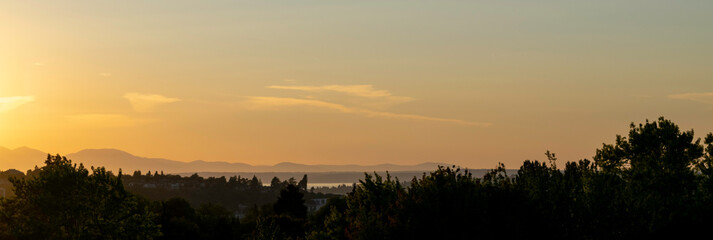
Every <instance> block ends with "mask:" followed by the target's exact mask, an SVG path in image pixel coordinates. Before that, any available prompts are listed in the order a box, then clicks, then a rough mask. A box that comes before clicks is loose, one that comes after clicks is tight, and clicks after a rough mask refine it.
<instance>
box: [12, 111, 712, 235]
mask: <svg viewBox="0 0 713 240" xmlns="http://www.w3.org/2000/svg"><path fill="white" fill-rule="evenodd" d="M546 157H547V160H546V161H544V162H543V161H529V160H528V161H525V162H524V163H523V165H522V166H520V168H519V169H518V170H517V173H514V174H513V173H507V172H506V170H505V166H504V165H502V164H500V165H499V166H498V167H497V168H496V169H493V170H491V171H490V172H489V173H488V174H486V175H485V176H483V177H482V178H477V177H473V175H472V174H471V173H470V172H469V171H468V170H461V169H459V168H457V167H455V166H453V167H439V168H438V169H437V170H436V171H434V172H431V173H429V174H424V175H423V176H422V177H420V178H414V179H412V180H411V182H410V183H409V184H408V186H404V184H402V183H400V182H399V180H398V179H395V178H391V176H389V175H388V174H386V176H380V175H377V174H374V175H370V174H365V178H364V179H363V180H362V181H360V183H359V184H357V185H356V187H355V188H353V190H352V191H351V192H350V193H349V194H347V195H345V196H333V197H331V198H329V199H328V200H327V201H326V205H324V207H322V208H321V209H319V210H318V211H316V212H312V213H310V211H309V209H308V207H307V206H306V201H307V200H306V195H307V194H309V191H306V189H305V187H304V186H306V180H305V184H301V183H297V182H295V181H294V180H292V181H285V182H283V181H279V179H274V180H273V183H274V184H272V186H271V187H263V188H262V190H260V191H258V190H256V191H255V192H253V193H252V194H260V193H258V192H262V191H273V190H275V191H274V192H275V196H274V197H275V198H274V200H273V201H271V202H270V203H267V204H262V205H258V204H253V205H252V206H251V207H250V209H249V211H248V212H247V214H246V215H245V216H243V217H240V218H238V217H236V216H235V214H231V211H230V210H228V208H226V207H224V206H221V205H219V204H217V205H216V204H209V203H203V204H200V205H195V204H191V203H190V202H189V201H187V200H185V199H183V198H169V199H165V200H160V201H151V200H147V199H143V198H140V197H138V196H136V195H133V194H131V193H129V192H128V191H126V190H124V188H123V186H124V185H126V184H121V182H122V181H126V179H125V178H127V177H126V176H123V177H113V176H112V175H110V174H107V173H106V172H105V171H104V170H103V168H99V169H93V172H94V173H93V174H91V175H89V174H88V173H87V170H86V169H84V168H83V167H82V166H81V165H80V166H79V167H76V165H75V166H74V167H68V166H67V165H68V164H70V165H71V162H69V161H68V160H66V159H62V158H60V157H59V156H57V157H53V158H50V159H48V161H47V166H45V167H43V168H41V169H39V170H37V171H36V172H34V174H35V175H34V177H31V178H26V179H25V180H13V184H14V187H15V189H16V194H17V196H15V197H11V198H7V199H3V200H2V201H1V202H0V220H1V221H0V238H1V239H39V238H41V239H96V238H102V239H126V238H135V239H152V238H154V239H155V238H158V239H475V238H501V239H502V238H505V239H510V238H524V239H539V238H550V239H552V238H554V239H639V238H655V239H659V238H664V237H670V238H675V239H682V238H687V237H694V236H699V237H700V236H707V235H709V234H707V230H708V229H707V227H708V226H711V224H713V134H708V135H707V136H706V137H705V139H704V140H703V141H701V139H696V138H694V135H693V131H692V130H691V131H681V130H680V129H679V128H678V126H676V125H675V124H674V123H673V122H671V121H669V120H666V119H664V118H660V119H658V121H655V122H648V121H647V122H646V123H643V124H639V125H634V124H632V125H631V129H630V131H629V133H628V135H627V136H617V137H616V141H615V143H613V144H604V145H603V146H602V148H600V149H598V150H597V151H596V155H595V156H594V158H593V160H587V159H583V160H579V161H576V162H566V163H564V164H561V163H559V162H558V159H557V158H556V156H555V154H553V153H550V152H549V151H548V152H547V153H546ZM558 164H561V165H562V166H561V168H558V166H557V165H558ZM156 175H157V174H152V176H151V178H153V177H156ZM158 175H159V176H160V174H158ZM135 177H136V178H141V177H146V176H145V175H141V174H138V175H137V176H135ZM195 177H197V176H195ZM240 179H242V178H235V180H234V182H243V183H245V184H246V186H248V188H249V186H250V185H251V181H253V180H254V179H250V180H248V179H243V180H240ZM134 180H137V179H134ZM132 181H133V180H132ZM210 181H216V183H215V184H216V186H223V185H227V183H228V182H230V180H225V179H223V180H222V181H220V180H210ZM210 181H208V182H205V183H206V184H205V185H199V186H200V187H199V188H202V187H208V186H210ZM258 185H261V184H256V183H254V182H252V186H255V187H257V186H258ZM67 186H71V187H67ZM235 186H238V185H235ZM240 186H242V185H240ZM273 187H274V188H273ZM55 188H57V189H60V190H57V189H55ZM228 189H230V188H228ZM65 192H66V193H68V194H64V193H65ZM194 206H199V207H194ZM108 209H119V210H113V211H108ZM127 216H131V217H129V218H127ZM35 219H38V220H37V221H35ZM121 219H124V220H123V221H120V220H121ZM127 219H128V220H127ZM108 226H112V227H114V228H118V229H122V230H123V231H118V230H110V231H107V232H106V233H104V232H103V230H104V229H105V228H107V227H108ZM98 233H102V234H104V235H98ZM122 234H123V235H122ZM701 234H702V235H701ZM99 236H101V237H99Z"/></svg>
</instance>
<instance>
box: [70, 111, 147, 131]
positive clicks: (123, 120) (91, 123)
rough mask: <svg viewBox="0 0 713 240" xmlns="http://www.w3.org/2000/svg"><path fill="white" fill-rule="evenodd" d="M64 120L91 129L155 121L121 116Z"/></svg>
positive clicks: (96, 115) (93, 115) (71, 117)
mask: <svg viewBox="0 0 713 240" xmlns="http://www.w3.org/2000/svg"><path fill="white" fill-rule="evenodd" d="M65 118H66V119H67V120H68V121H69V122H71V123H74V124H77V125H80V126H82V127H92V128H118V127H135V126H139V125H143V124H147V123H151V122H155V121H156V120H154V119H143V118H132V117H129V116H126V115H121V114H77V115H69V116H65Z"/></svg>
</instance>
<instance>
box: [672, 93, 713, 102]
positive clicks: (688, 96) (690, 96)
mask: <svg viewBox="0 0 713 240" xmlns="http://www.w3.org/2000/svg"><path fill="white" fill-rule="evenodd" d="M668 98H670V99H681V100H689V101H695V102H700V103H705V104H713V92H704V93H681V94H672V95H668Z"/></svg>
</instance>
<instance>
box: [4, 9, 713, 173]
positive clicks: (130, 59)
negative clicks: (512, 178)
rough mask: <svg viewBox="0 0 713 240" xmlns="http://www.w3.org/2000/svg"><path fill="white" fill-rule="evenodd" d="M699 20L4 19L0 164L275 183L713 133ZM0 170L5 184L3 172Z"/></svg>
mask: <svg viewBox="0 0 713 240" xmlns="http://www.w3.org/2000/svg"><path fill="white" fill-rule="evenodd" d="M711 12H713V2H711V1H683V2H681V1H624V2H622V1H595V2H573V1H549V0H547V1H536V2H522V1H477V2H476V1H456V2H435V1H380V2H369V1H366V2H365V1H357V2H334V1H300V2H299V3H297V2H286V1H285V2H282V1H269V2H248V1H211V2H203V1H201V2H195V1H184V0H178V1H151V2H143V1H127V2H120V3H119V2H97V1H69V2H68V1H43V2H42V3H41V4H40V3H33V2H26V1H4V2H2V3H0V31H2V32H3V36H2V37H1V38H0V146H4V147H7V148H10V149H14V148H17V147H20V146H27V147H30V148H34V149H39V150H42V151H49V152H52V153H55V152H56V153H64V154H69V153H74V152H77V151H80V150H82V149H104V148H111V149H121V150H123V151H126V152H130V153H132V154H134V155H137V156H143V157H149V158H166V159H172V160H176V161H182V162H188V161H193V160H205V161H225V162H242V163H248V164H251V165H273V164H276V163H280V162H294V163H300V164H334V165H344V164H360V165H375V164H381V163H390V164H399V165H413V164H419V163H423V162H446V163H451V164H456V165H462V166H468V167H470V168H483V169H489V168H493V167H495V166H496V164H497V163H498V162H503V163H505V165H506V166H508V167H509V166H512V167H515V166H519V165H520V164H521V163H522V162H523V161H524V160H527V159H533V160H534V159H539V160H543V159H546V158H545V156H544V154H543V153H544V152H545V151H546V150H550V151H552V152H554V153H556V154H557V156H558V157H559V159H560V160H561V161H576V160H579V159H583V158H590V159H591V157H592V156H593V155H594V154H595V150H596V149H597V148H600V147H601V146H602V143H612V142H614V140H615V135H616V134H621V135H625V134H626V133H627V132H628V130H629V128H628V126H629V124H630V123H631V122H634V123H641V122H644V121H645V120H646V119H649V120H655V119H657V118H658V117H659V116H664V117H666V118H667V119H671V120H672V121H674V122H676V123H677V124H679V126H680V127H681V128H682V129H684V130H689V129H695V131H696V133H697V134H698V135H696V137H703V135H702V133H708V132H713V126H712V125H711V124H710V122H711V119H713V78H712V77H713V68H711V67H710V66H709V65H710V63H711V62H713V44H711V42H713V31H712V30H711V29H713V18H711V17H710V13H711ZM0 167H2V166H0Z"/></svg>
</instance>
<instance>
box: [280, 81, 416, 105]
mask: <svg viewBox="0 0 713 240" xmlns="http://www.w3.org/2000/svg"><path fill="white" fill-rule="evenodd" d="M267 88H272V89H285V90H298V91H306V92H337V93H344V94H347V95H350V96H356V97H363V98H371V99H376V98H381V99H386V100H388V101H389V102H392V103H406V102H411V101H414V100H415V99H414V98H411V97H404V96H394V95H393V94H391V92H389V91H386V90H376V89H374V86H372V85H325V86H280V85H273V86H267Z"/></svg>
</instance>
